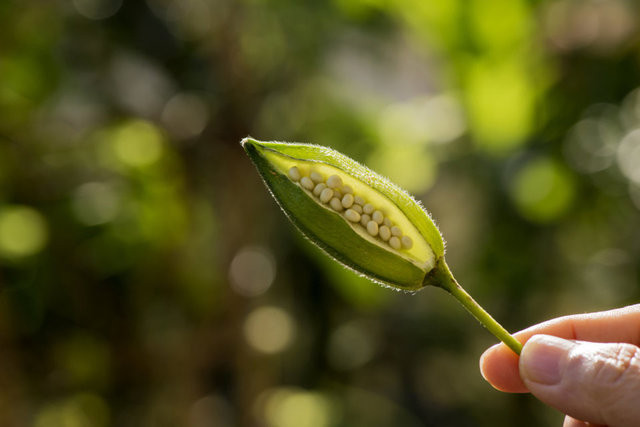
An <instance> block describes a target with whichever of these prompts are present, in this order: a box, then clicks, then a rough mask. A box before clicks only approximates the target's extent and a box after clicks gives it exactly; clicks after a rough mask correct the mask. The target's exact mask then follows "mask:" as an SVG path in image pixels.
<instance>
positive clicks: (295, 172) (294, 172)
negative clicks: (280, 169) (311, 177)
mask: <svg viewBox="0 0 640 427" xmlns="http://www.w3.org/2000/svg"><path fill="white" fill-rule="evenodd" d="M301 176H302V175H300V169H298V167H297V166H293V167H292V168H291V169H289V178H291V180H292V181H296V182H298V181H300V177H301Z"/></svg>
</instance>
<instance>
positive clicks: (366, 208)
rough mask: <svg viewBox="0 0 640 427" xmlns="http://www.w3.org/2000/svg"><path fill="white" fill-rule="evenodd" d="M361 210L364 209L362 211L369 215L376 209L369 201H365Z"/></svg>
mask: <svg viewBox="0 0 640 427" xmlns="http://www.w3.org/2000/svg"><path fill="white" fill-rule="evenodd" d="M362 210H363V211H364V213H366V214H368V215H371V214H372V213H373V211H375V210H376V208H374V207H373V205H372V204H371V203H367V204H366V205H364V207H363V208H362Z"/></svg>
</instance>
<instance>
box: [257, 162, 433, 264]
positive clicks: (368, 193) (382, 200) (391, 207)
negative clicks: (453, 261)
mask: <svg viewBox="0 0 640 427" xmlns="http://www.w3.org/2000/svg"><path fill="white" fill-rule="evenodd" d="M264 154H265V156H266V157H267V159H268V160H269V161H270V162H271V163H272V164H273V165H274V166H276V167H277V168H278V169H279V170H280V171H281V173H282V174H284V175H287V171H288V170H289V169H290V168H292V167H293V166H296V167H297V168H298V169H299V170H300V173H301V175H302V176H309V174H310V173H311V171H316V172H319V173H320V174H322V175H323V176H324V178H325V179H326V178H327V177H329V176H331V175H338V176H339V177H340V178H342V182H343V185H348V186H350V187H351V188H352V189H353V193H354V195H357V196H360V197H362V198H363V199H364V200H365V202H366V203H371V204H372V205H373V206H374V207H375V208H376V209H378V210H380V211H382V213H383V214H384V216H385V218H389V219H390V220H391V221H392V222H393V223H394V224H395V225H397V226H398V227H400V229H401V230H402V233H403V234H404V235H406V236H409V237H410V238H411V239H412V240H413V247H412V248H410V249H398V250H395V249H393V248H392V247H391V246H389V245H388V244H387V243H384V242H381V241H380V240H379V239H377V238H375V237H373V236H371V235H370V234H369V233H367V231H366V229H365V228H364V227H362V226H360V225H359V224H354V223H352V222H350V221H348V220H346V219H345V222H347V223H348V224H349V225H350V226H351V228H352V229H353V230H354V231H355V232H356V233H358V234H359V235H360V236H361V237H362V238H364V239H367V240H368V241H370V242H372V243H374V244H376V245H378V246H381V247H383V248H384V249H386V250H388V251H390V252H393V253H396V254H398V255H399V256H401V257H403V258H405V259H407V260H409V261H411V262H413V263H414V264H416V265H417V266H419V267H420V268H424V269H425V270H426V271H429V270H431V269H432V268H433V266H434V264H435V255H434V253H433V251H432V250H431V247H430V246H429V244H428V243H427V242H426V240H425V239H424V238H423V237H422V235H421V234H420V232H418V230H417V229H416V227H415V226H414V225H413V224H412V223H411V221H409V219H407V217H406V216H405V215H404V214H403V213H402V211H401V210H400V209H399V208H398V207H397V206H396V205H395V204H394V203H393V202H392V201H391V200H389V199H388V198H387V197H386V196H385V195H383V194H382V193H380V192H379V191H377V190H375V189H373V188H371V187H369V186H368V185H367V184H365V183H363V182H362V181H360V180H358V179H356V178H354V177H352V176H351V175H348V174H347V173H345V172H344V171H342V170H340V169H338V168H336V167H333V166H330V165H327V164H325V163H320V162H309V161H304V160H298V159H293V158H290V157H285V156H282V155H279V154H276V153H274V152H270V151H266V152H265V153H264ZM300 188H302V189H303V190H304V191H305V192H306V193H307V194H308V195H309V197H311V198H313V199H314V200H316V197H315V196H314V195H313V193H312V192H311V191H309V190H307V189H305V188H303V187H302V186H300ZM318 204H319V205H320V206H322V207H324V208H325V209H330V210H331V208H330V207H329V206H327V205H323V204H321V203H318Z"/></svg>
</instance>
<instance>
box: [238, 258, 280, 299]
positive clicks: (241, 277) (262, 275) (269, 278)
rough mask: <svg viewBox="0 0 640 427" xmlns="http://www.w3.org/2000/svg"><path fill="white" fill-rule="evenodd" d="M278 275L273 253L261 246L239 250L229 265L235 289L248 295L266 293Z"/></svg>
mask: <svg viewBox="0 0 640 427" xmlns="http://www.w3.org/2000/svg"><path fill="white" fill-rule="evenodd" d="M275 276H276V264H275V261H274V259H273V256H272V255H271V253H269V252H268V251H267V250H266V249H264V248H260V247H246V248H243V249H241V250H240V251H238V253H237V254H236V256H235V257H234V258H233V260H232V261H231V264H230V265H229V278H230V279H231V286H232V288H233V290H234V291H236V292H237V293H239V294H240V295H243V296H247V297H255V296H258V295H261V294H263V293H265V292H266V291H267V290H268V289H269V287H270V286H271V284H272V283H273V280H274V278H275Z"/></svg>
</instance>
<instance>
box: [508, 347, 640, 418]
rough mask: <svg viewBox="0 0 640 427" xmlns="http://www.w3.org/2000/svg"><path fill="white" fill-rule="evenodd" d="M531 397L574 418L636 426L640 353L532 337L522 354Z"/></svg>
mask: <svg viewBox="0 0 640 427" xmlns="http://www.w3.org/2000/svg"><path fill="white" fill-rule="evenodd" d="M519 368H520V376H521V377H522V380H523V381H524V383H525V385H526V386H527V388H528V389H529V391H530V392H531V393H533V394H534V395H535V396H536V397H537V398H538V399H540V400H542V401H543V402H545V403H547V404H549V405H551V406H554V407H556V408H557V409H559V410H560V411H562V412H564V413H565V414H568V415H570V416H572V417H574V418H577V419H580V420H583V421H588V422H591V423H596V424H606V425H609V426H611V427H614V426H640V405H638V402H640V348H638V347H636V346H634V345H631V344H601V343H588V342H581V341H568V340H564V339H561V338H556V337H552V336H549V335H535V336H533V337H532V338H531V339H529V341H527V343H526V344H525V345H524V347H523V349H522V354H521V355H520V362H519Z"/></svg>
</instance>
